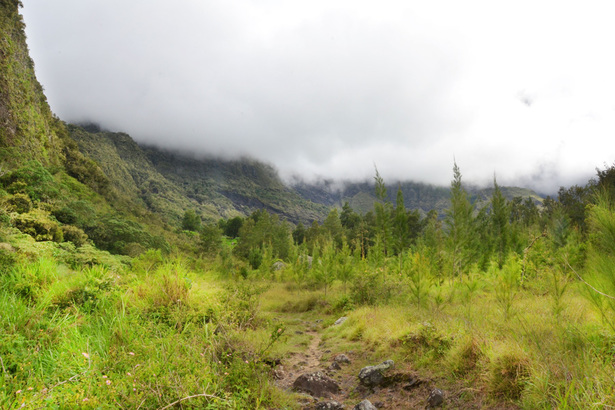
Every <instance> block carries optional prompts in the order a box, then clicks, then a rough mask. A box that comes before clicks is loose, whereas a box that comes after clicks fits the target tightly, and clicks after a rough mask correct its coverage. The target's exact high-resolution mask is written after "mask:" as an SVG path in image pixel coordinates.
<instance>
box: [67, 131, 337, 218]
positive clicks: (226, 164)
mask: <svg viewBox="0 0 615 410" xmlns="http://www.w3.org/2000/svg"><path fill="white" fill-rule="evenodd" d="M68 128H69V131H70V135H71V137H72V138H73V140H74V141H76V142H77V144H78V145H79V149H80V150H81V152H82V153H83V154H85V155H86V156H88V157H91V158H94V159H95V160H96V162H97V163H98V164H100V166H101V167H102V169H103V170H104V173H105V175H106V176H107V177H108V179H109V181H111V184H112V185H113V187H114V188H115V189H116V190H117V191H118V192H121V193H122V195H123V196H124V197H125V198H126V200H128V201H130V202H131V203H134V204H138V205H140V206H144V207H146V208H147V209H148V210H150V211H152V212H154V213H156V214H158V215H160V216H161V217H162V218H163V219H165V220H166V221H168V222H170V223H173V224H178V223H179V221H180V220H181V218H182V216H183V214H184V212H185V211H186V210H187V209H194V210H196V211H197V213H199V214H200V215H201V217H202V218H203V219H204V220H210V221H213V220H217V219H219V218H229V217H233V216H237V215H248V214H250V213H252V212H253V211H255V210H256V209H266V210H267V211H269V212H272V213H276V214H279V215H281V216H282V217H284V218H285V219H287V220H289V221H292V222H299V221H302V222H311V221H312V220H322V219H324V216H325V215H326V213H327V206H326V205H323V204H316V203H313V202H311V201H308V200H306V199H304V198H302V197H301V196H299V195H298V194H297V193H295V192H294V191H293V190H291V189H289V188H288V187H286V186H285V185H284V184H283V183H282V181H281V180H280V178H279V176H278V174H277V172H276V171H275V170H274V169H273V168H271V167H270V166H268V165H266V164H263V163H261V162H258V161H253V160H249V159H240V160H232V161H227V160H221V159H213V158H203V159H195V158H189V157H187V156H184V155H181V154H178V153H172V152H168V151H163V150H160V149H158V148H155V147H151V146H150V147H147V146H140V145H138V144H137V143H136V142H135V141H134V140H133V139H132V138H131V137H130V136H129V135H127V134H125V133H114V132H104V131H100V130H95V129H92V128H89V129H90V130H92V131H97V132H90V131H87V130H86V129H85V128H83V127H79V126H76V125H69V126H68Z"/></svg>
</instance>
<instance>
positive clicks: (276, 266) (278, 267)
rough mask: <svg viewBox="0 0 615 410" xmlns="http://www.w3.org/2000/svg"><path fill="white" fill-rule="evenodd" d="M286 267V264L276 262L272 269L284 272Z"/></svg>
mask: <svg viewBox="0 0 615 410" xmlns="http://www.w3.org/2000/svg"><path fill="white" fill-rule="evenodd" d="M285 267H286V264H285V263H284V262H282V261H277V262H275V263H274V264H273V265H272V266H271V268H272V269H273V270H274V271H279V270H282V269H284V268H285Z"/></svg>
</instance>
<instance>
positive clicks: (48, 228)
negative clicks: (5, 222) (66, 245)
mask: <svg viewBox="0 0 615 410" xmlns="http://www.w3.org/2000/svg"><path fill="white" fill-rule="evenodd" d="M13 224H14V225H15V227H16V228H17V229H19V230H20V231H21V232H23V233H25V234H28V235H30V236H32V237H33V238H34V239H35V240H36V241H54V242H62V241H63V239H64V237H63V233H62V230H61V229H60V226H59V225H58V223H57V222H55V221H52V220H51V219H50V218H49V214H48V213H47V212H45V211H42V210H40V209H33V210H32V211H30V212H28V213H26V214H21V215H19V216H17V217H16V218H15V219H14V220H13Z"/></svg>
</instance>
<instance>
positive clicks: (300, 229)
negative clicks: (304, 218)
mask: <svg viewBox="0 0 615 410" xmlns="http://www.w3.org/2000/svg"><path fill="white" fill-rule="evenodd" d="M306 232H307V230H306V229H305V226H304V225H303V224H302V223H301V222H299V223H298V224H297V226H296V227H295V229H294V230H293V240H294V242H295V245H301V244H302V243H303V241H305V234H306Z"/></svg>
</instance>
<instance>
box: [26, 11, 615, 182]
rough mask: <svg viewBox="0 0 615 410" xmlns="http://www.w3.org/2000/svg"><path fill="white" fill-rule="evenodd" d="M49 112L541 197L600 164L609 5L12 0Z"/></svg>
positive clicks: (388, 174) (196, 147) (609, 113)
mask: <svg viewBox="0 0 615 410" xmlns="http://www.w3.org/2000/svg"><path fill="white" fill-rule="evenodd" d="M24 6H25V7H24V9H23V14H24V16H25V21H26V24H27V34H28V38H29V44H30V48H31V53H32V56H33V58H34V60H35V63H36V67H37V75H38V76H39V79H40V80H41V82H42V83H43V85H44V86H45V88H46V90H47V95H48V98H49V101H50V103H51V105H52V109H53V110H54V111H55V112H56V113H57V114H58V115H59V116H60V117H61V118H64V119H66V120H72V121H79V120H94V121H99V122H101V123H102V124H104V125H105V126H107V127H110V128H114V129H118V130H124V131H127V132H129V133H130V134H131V135H132V136H133V137H134V138H135V139H137V140H138V141H141V142H149V143H155V144H159V145H161V146H165V147H174V148H180V149H189V150H191V151H192V152H202V153H209V154H215V155H226V156H237V155H246V154H247V155H251V156H254V157H256V158H259V159H262V160H265V161H269V162H271V163H273V164H275V165H276V166H277V167H278V168H279V169H280V170H281V171H282V172H283V174H284V175H290V174H292V173H300V174H302V175H304V176H306V177H311V176H317V175H320V176H326V177H337V178H342V177H343V178H363V177H366V176H367V177H371V176H372V174H373V164H374V162H375V163H376V164H377V165H378V167H379V169H380V170H381V172H382V174H383V176H384V177H385V178H389V179H398V178H411V179H416V180H420V181H425V182H432V183H439V184H448V182H449V180H450V178H451V168H452V161H453V157H455V158H456V159H457V162H458V164H459V165H460V167H461V170H462V173H463V174H464V178H465V179H466V180H468V181H474V182H482V181H490V180H491V178H492V176H493V173H494V172H495V173H496V174H497V176H498V180H499V181H501V182H502V183H510V184H512V183H521V182H522V183H527V184H531V185H532V186H533V187H536V188H538V189H541V190H544V191H553V190H556V189H557V187H558V186H559V185H560V184H569V183H577V182H584V180H586V179H587V178H588V177H589V176H590V174H592V173H593V170H594V167H596V166H601V165H602V164H603V163H605V162H606V163H609V164H610V163H612V162H613V159H614V158H615V147H614V146H613V144H612V143H610V141H611V139H612V138H611V136H612V135H614V131H615V104H614V103H613V102H612V95H614V93H615V78H614V77H613V75H612V73H613V72H615V59H614V58H613V57H611V55H610V54H611V53H609V52H608V50H609V49H610V41H611V39H612V38H614V37H615V27H614V26H613V25H612V24H611V22H610V21H609V16H611V15H612V13H610V12H611V11H612V10H611V6H610V4H609V3H607V2H598V1H593V2H592V1H589V2H584V3H583V4H581V3H572V2H570V3H568V2H555V1H546V2H538V3H537V2H530V1H519V2H515V3H511V4H510V5H505V4H503V3H497V2H492V1H470V2H457V1H452V0H451V1H434V2H421V3H419V2H406V1H381V2H378V3H375V2H368V1H352V2H351V1H326V2H325V1H313V2H283V1H278V0H269V1H263V2H250V1H239V0H237V1H225V2H204V1H197V0H182V1H179V2H166V1H148V2H145V1H142V0H141V1H139V0H131V1H126V0H124V1H121V2H120V1H118V0H112V1H111V0H105V1H102V0H90V1H87V2H85V1H82V0H56V1H54V2H49V1H45V0H24Z"/></svg>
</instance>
